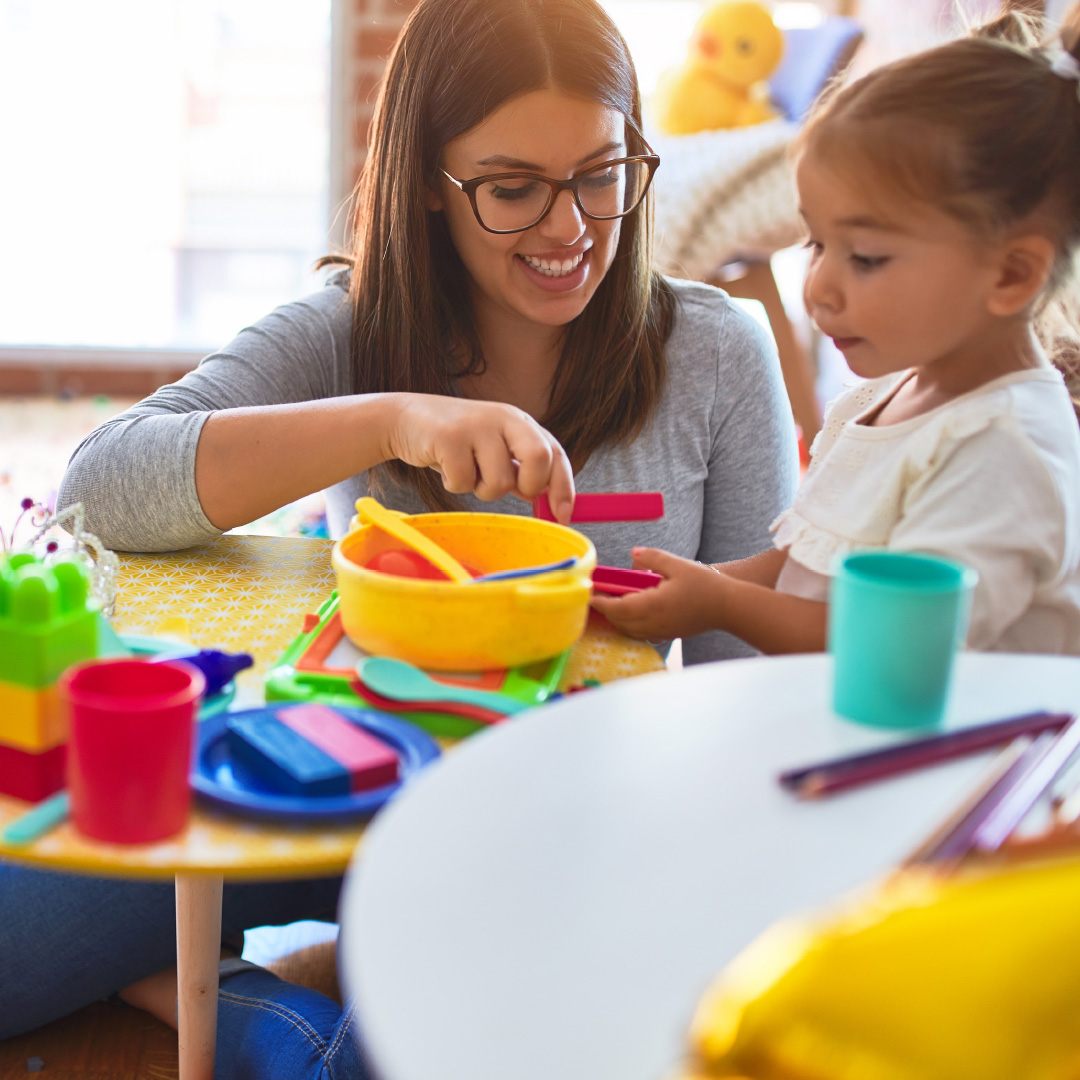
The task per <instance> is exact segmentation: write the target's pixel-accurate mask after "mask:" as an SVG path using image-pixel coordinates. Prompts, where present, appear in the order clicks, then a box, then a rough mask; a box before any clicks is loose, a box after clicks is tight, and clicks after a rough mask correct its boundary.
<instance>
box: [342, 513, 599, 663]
mask: <svg viewBox="0 0 1080 1080" xmlns="http://www.w3.org/2000/svg"><path fill="white" fill-rule="evenodd" d="M404 520H405V521H407V522H408V524H410V525H412V526H413V528H415V529H417V530H418V531H419V532H421V533H422V534H423V535H424V536H426V537H428V538H429V539H431V540H433V541H434V542H435V543H436V544H438V545H439V546H440V547H442V548H445V549H446V550H447V551H450V552H452V553H453V555H454V556H455V558H457V559H458V560H459V561H460V562H462V563H464V564H465V565H467V566H469V567H471V568H473V569H475V570H477V571H479V572H480V573H484V574H490V573H495V572H496V571H499V570H510V569H515V568H518V567H522V566H540V565H543V564H544V563H549V562H558V561H559V560H561V559H566V558H569V557H570V556H576V558H577V560H578V561H577V562H576V563H575V564H574V565H573V566H572V567H570V568H569V569H568V570H559V571H553V572H551V573H547V574H539V575H537V576H536V577H525V578H511V579H509V580H506V581H485V582H474V583H472V584H467V585H463V584H457V583H455V582H452V581H428V580H422V579H420V578H406V577H394V576H392V575H390V574H380V573H377V572H376V571H374V570H369V569H367V566H366V564H367V563H368V562H369V561H370V560H371V559H372V558H373V557H374V556H375V555H376V554H378V553H379V552H381V551H386V550H390V549H391V548H394V547H400V541H397V540H395V539H394V538H393V537H391V536H389V535H388V534H387V533H385V532H383V531H382V530H381V529H378V528H376V527H375V526H373V525H365V524H362V523H358V527H357V528H355V529H353V530H352V531H350V532H349V533H348V534H347V535H346V536H345V537H344V538H343V539H342V540H341V541H340V542H339V543H338V544H336V545H335V546H334V554H333V564H334V570H335V571H336V572H337V583H338V592H339V594H340V596H341V605H340V611H341V622H342V625H343V626H344V628H345V633H346V634H347V635H348V636H349V638H351V639H352V640H353V641H354V642H355V643H356V644H357V645H359V646H360V648H362V649H364V650H365V651H366V652H369V653H371V654H372V655H374V656H392V657H395V658H396V659H398V660H408V661H409V663H412V664H416V665H417V666H419V667H422V668H427V669H430V670H433V671H483V670H486V669H490V668H504V667H518V666H520V665H522V664H531V663H532V662H533V661H535V660H543V659H546V658H547V657H549V656H555V655H556V654H557V653H560V652H562V651H563V650H564V649H568V648H570V646H571V645H573V644H574V642H575V641H577V639H578V638H579V637H581V635H582V633H583V632H584V630H585V622H586V619H587V618H588V614H589V598H590V596H591V594H592V572H593V570H594V569H595V568H596V549H595V548H594V547H593V544H592V541H591V540H589V538H588V537H587V536H585V535H583V534H582V533H579V532H577V531H575V530H574V529H570V528H567V527H566V526H565V525H558V524H555V523H554V522H550V521H541V520H539V519H537V518H527V517H516V516H514V515H511V514H482V513H445V514H414V515H411V516H409V517H407V518H405V519H404Z"/></svg>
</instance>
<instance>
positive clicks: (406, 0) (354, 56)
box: [342, 0, 416, 192]
mask: <svg viewBox="0 0 1080 1080" xmlns="http://www.w3.org/2000/svg"><path fill="white" fill-rule="evenodd" d="M342 3H343V4H344V5H345V12H344V26H343V28H342V30H343V38H344V40H343V45H344V52H343V60H342V67H343V69H344V70H343V73H342V75H343V78H342V83H343V85H344V88H345V93H346V95H347V101H348V102H349V105H348V112H347V113H346V116H345V118H344V119H345V124H344V129H345V146H344V148H343V154H342V158H343V160H342V169H343V171H344V176H343V177H342V183H343V187H344V190H345V191H346V192H348V191H351V190H352V189H353V187H354V186H355V184H356V180H357V177H358V176H359V175H360V167H361V166H362V165H363V164H364V157H365V156H366V154H367V136H368V127H369V126H370V124H371V114H372V111H373V110H374V107H375V94H376V91H377V89H378V85H379V80H380V79H381V78H382V73H383V69H384V67H385V64H386V57H387V56H388V55H389V53H390V49H391V48H392V47H393V44H394V42H395V40H396V39H397V36H398V32H399V31H400V30H401V27H402V25H403V24H404V22H405V19H406V17H407V16H408V14H409V12H410V11H411V10H412V9H413V8H414V7H415V6H416V0H342Z"/></svg>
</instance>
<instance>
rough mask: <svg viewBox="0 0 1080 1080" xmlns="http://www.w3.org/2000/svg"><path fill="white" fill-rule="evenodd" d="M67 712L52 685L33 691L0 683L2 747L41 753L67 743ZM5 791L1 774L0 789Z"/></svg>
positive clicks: (0, 733) (0, 739) (0, 736)
mask: <svg viewBox="0 0 1080 1080" xmlns="http://www.w3.org/2000/svg"><path fill="white" fill-rule="evenodd" d="M67 737H68V718H67V711H66V710H65V709H64V707H63V704H62V702H61V701H60V692H59V690H58V688H57V687H56V686H55V685H53V686H49V687H46V688H45V689H43V690H30V689H28V688H27V687H25V686H16V685H15V684H14V683H7V682H0V746H12V747H15V748H16V749H18V750H28V751H30V752H31V753H40V752H41V751H42V750H51V749H52V748H53V747H54V746H59V745H60V744H61V743H62V742H67ZM3 790H4V782H3V778H2V777H0V791H3Z"/></svg>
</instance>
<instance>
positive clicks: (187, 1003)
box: [176, 874, 222, 1080]
mask: <svg viewBox="0 0 1080 1080" xmlns="http://www.w3.org/2000/svg"><path fill="white" fill-rule="evenodd" d="M221 886H222V878H221V875H220V874H177V875H176V992H177V1016H176V1020H177V1028H178V1031H179V1035H180V1080H213V1077H214V1047H215V1045H216V1043H217V990H218V963H219V961H220V959H221Z"/></svg>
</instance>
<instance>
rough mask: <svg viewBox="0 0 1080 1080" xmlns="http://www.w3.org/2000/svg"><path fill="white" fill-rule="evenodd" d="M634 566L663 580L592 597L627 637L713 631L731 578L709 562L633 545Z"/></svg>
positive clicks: (666, 637) (667, 637) (652, 637)
mask: <svg viewBox="0 0 1080 1080" xmlns="http://www.w3.org/2000/svg"><path fill="white" fill-rule="evenodd" d="M633 555H634V569H635V570H652V571H653V572H654V573H657V574H660V575H661V576H662V577H663V579H664V580H663V581H661V582H660V584H659V585H657V586H656V587H655V588H651V589H642V590H641V591H640V592H636V593H629V594H627V595H626V596H594V597H593V600H592V606H593V607H594V608H596V610H597V611H599V612H600V614H601V615H604V616H606V618H607V619H608V620H609V621H610V622H611V623H612V624H613V625H614V626H615V628H616V629H617V630H620V631H622V633H624V634H628V635H629V636H630V637H636V638H645V639H646V640H650V641H667V640H670V639H671V638H677V637H692V636H693V635H694V634H700V633H703V632H704V631H706V630H714V629H717V628H718V627H719V626H720V625H721V622H722V613H723V608H724V601H725V593H726V590H727V585H728V584H729V579H728V578H727V577H726V576H725V575H724V574H722V573H720V572H719V571H717V570H714V569H713V568H712V567H711V566H706V565H705V564H703V563H698V562H691V560H689V559H681V558H679V556H678V555H672V554H670V553H669V552H667V551H659V550H657V549H656V548H634V551H633Z"/></svg>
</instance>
